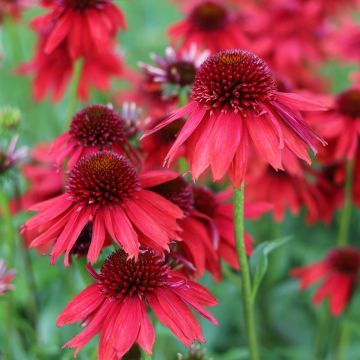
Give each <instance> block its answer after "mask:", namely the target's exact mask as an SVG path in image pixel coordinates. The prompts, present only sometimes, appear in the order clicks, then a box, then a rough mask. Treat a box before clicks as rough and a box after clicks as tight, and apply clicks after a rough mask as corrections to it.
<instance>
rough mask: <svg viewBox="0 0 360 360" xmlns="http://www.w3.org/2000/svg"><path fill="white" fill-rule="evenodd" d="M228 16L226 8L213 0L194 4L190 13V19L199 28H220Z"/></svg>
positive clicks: (213, 29) (205, 29)
mask: <svg viewBox="0 0 360 360" xmlns="http://www.w3.org/2000/svg"><path fill="white" fill-rule="evenodd" d="M228 18H229V14H228V11H227V9H226V8H225V7H224V6H222V5H220V4H218V3H216V2H213V1H205V2H204V3H202V4H200V5H198V6H196V7H195V8H194V9H193V11H192V12H191V14H190V21H191V22H192V23H193V24H194V25H195V26H196V27H197V28H199V29H200V30H203V31H216V30H220V29H222V28H223V27H224V26H225V25H226V22H227V20H228Z"/></svg>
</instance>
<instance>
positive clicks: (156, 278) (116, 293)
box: [98, 250, 169, 300]
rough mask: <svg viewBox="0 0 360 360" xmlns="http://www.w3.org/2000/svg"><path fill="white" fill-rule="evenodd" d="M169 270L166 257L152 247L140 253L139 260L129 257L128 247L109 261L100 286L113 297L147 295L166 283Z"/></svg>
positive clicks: (112, 255)
mask: <svg viewBox="0 0 360 360" xmlns="http://www.w3.org/2000/svg"><path fill="white" fill-rule="evenodd" d="M168 272H169V267H168V265H167V264H166V262H165V261H164V258H163V257H162V256H161V255H159V254H157V253H155V252H154V251H152V250H147V251H143V252H140V254H139V258H138V260H137V261H135V259H128V255H127V254H126V253H125V251H124V250H118V251H116V252H115V253H113V254H111V255H110V256H109V257H108V258H107V259H106V260H105V262H104V264H103V266H102V268H101V274H100V280H99V282H98V286H99V289H100V291H101V292H103V293H104V294H105V296H106V297H108V298H110V299H113V300H121V299H123V298H125V297H131V296H137V297H139V298H143V296H144V295H146V294H149V293H152V292H153V291H154V290H155V289H156V288H159V287H162V286H164V285H166V283H167V279H168V276H169V275H168Z"/></svg>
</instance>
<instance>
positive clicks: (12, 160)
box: [0, 135, 28, 177]
mask: <svg viewBox="0 0 360 360" xmlns="http://www.w3.org/2000/svg"><path fill="white" fill-rule="evenodd" d="M18 138H19V137H18V136H17V135H15V136H13V137H12V138H11V139H10V141H9V143H8V145H7V149H6V150H2V149H0V177H1V176H2V175H4V174H5V173H6V172H7V171H9V170H10V169H11V168H13V167H14V166H15V165H16V164H17V163H18V162H19V161H20V160H22V159H24V158H25V156H26V154H27V151H28V149H27V147H25V146H22V147H21V148H19V149H16V144H17V141H18Z"/></svg>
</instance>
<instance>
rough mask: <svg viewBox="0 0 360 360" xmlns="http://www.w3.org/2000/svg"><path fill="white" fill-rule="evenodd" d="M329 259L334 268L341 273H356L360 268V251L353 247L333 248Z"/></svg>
mask: <svg viewBox="0 0 360 360" xmlns="http://www.w3.org/2000/svg"><path fill="white" fill-rule="evenodd" d="M327 261H328V263H329V264H330V265H331V268H332V269H333V270H336V271H338V272H340V273H344V274H356V273H357V272H358V271H359V270H360V252H359V251H358V250H356V249H353V248H349V247H347V248H339V249H335V250H332V251H331V252H330V253H329V255H328V257H327Z"/></svg>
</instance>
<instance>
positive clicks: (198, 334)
mask: <svg viewBox="0 0 360 360" xmlns="http://www.w3.org/2000/svg"><path fill="white" fill-rule="evenodd" d="M90 272H91V274H92V276H93V277H94V278H95V279H96V280H97V282H96V283H95V284H93V285H91V286H89V287H88V288H86V289H85V290H83V291H82V292H81V293H80V294H79V295H77V296H76V297H75V298H74V299H73V300H72V301H71V302H70V303H69V304H68V305H67V306H66V308H65V309H64V311H63V312H62V313H61V314H60V315H59V317H58V319H57V325H58V326H63V325H65V324H69V323H75V322H77V321H81V322H82V323H83V324H86V326H85V329H84V331H83V332H82V333H80V334H79V335H77V336H76V337H75V338H73V339H72V340H70V341H69V342H67V343H66V344H65V346H69V347H71V348H76V351H75V355H76V354H77V352H78V351H79V350H80V349H81V348H82V347H83V346H84V345H85V344H86V343H87V342H88V341H90V339H91V338H93V337H94V336H95V335H97V334H98V333H100V343H99V349H98V357H99V360H109V359H121V358H122V356H123V355H124V354H125V353H126V352H127V351H129V349H130V348H131V346H132V345H133V344H134V343H135V342H137V343H138V344H139V345H140V346H141V348H142V349H144V351H145V352H147V353H148V354H151V352H152V347H153V344H154V341H155V331H154V328H153V326H152V324H151V321H150V318H149V316H148V314H147V305H149V306H150V308H151V309H152V310H153V312H154V313H155V315H156V316H157V317H158V319H159V320H160V322H162V323H163V324H164V325H166V326H167V327H168V328H169V329H170V330H171V331H172V332H173V333H174V334H175V335H176V336H177V337H178V338H179V339H180V340H181V342H182V343H183V344H184V345H185V346H190V344H191V343H192V342H194V341H199V342H203V341H204V337H203V334H202V331H201V328H200V325H199V324H198V322H197V321H196V319H195V317H194V315H193V314H192V313H191V311H190V310H189V308H188V307H191V308H192V309H193V310H195V311H196V312H197V313H199V314H200V315H202V316H203V317H205V318H206V319H208V320H209V321H211V322H212V323H214V324H217V322H216V320H215V319H214V317H213V316H212V315H211V314H210V313H209V312H208V311H206V310H205V309H204V308H203V307H204V306H214V305H216V304H217V301H216V299H215V298H214V297H213V296H212V295H211V294H210V292H209V291H208V290H207V289H205V288H204V287H202V286H201V285H198V284H196V283H194V282H192V281H190V280H188V279H186V278H185V277H183V276H182V275H181V274H178V273H176V272H174V271H172V270H171V269H170V267H169V266H168V265H167V264H166V262H165V259H164V257H163V256H162V255H160V254H158V253H156V252H154V251H151V250H141V251H140V253H139V258H138V260H137V261H135V260H134V259H128V258H127V254H126V253H125V252H124V251H123V250H118V251H116V252H114V253H112V254H111V255H110V256H109V257H108V258H107V260H106V261H105V262H104V264H103V266H102V268H101V273H100V274H97V273H95V271H93V270H92V269H90Z"/></svg>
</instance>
